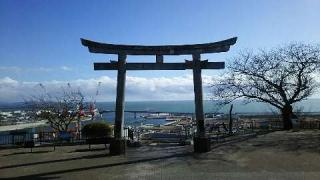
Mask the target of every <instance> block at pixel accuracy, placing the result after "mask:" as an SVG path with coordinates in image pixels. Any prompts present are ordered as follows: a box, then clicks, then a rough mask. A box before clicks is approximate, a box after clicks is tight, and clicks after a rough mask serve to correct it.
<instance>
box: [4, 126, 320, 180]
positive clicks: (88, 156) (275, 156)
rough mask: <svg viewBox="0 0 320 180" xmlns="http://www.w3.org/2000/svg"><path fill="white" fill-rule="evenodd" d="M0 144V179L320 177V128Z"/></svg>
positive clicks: (91, 179)
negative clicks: (170, 141)
mask: <svg viewBox="0 0 320 180" xmlns="http://www.w3.org/2000/svg"><path fill="white" fill-rule="evenodd" d="M93 148H94V149H93V150H91V151H89V150H88V146H86V145H77V146H63V147H57V149H56V151H53V148H52V147H39V148H35V149H34V152H33V153H29V151H30V149H23V148H20V149H5V150H0V178H1V179H11V178H14V179H89V180H94V179H184V180H187V179H290V180H291V179H320V130H303V131H277V132H273V133H269V134H265V135H259V136H257V137H255V138H251V139H249V140H246V141H242V142H233V143H225V144H217V145H214V147H213V149H212V151H211V152H208V153H204V154H194V153H192V146H143V147H140V148H128V149H127V153H126V155H122V156H109V155H108V153H109V152H108V150H105V149H104V146H103V145H101V146H100V145H96V146H93Z"/></svg>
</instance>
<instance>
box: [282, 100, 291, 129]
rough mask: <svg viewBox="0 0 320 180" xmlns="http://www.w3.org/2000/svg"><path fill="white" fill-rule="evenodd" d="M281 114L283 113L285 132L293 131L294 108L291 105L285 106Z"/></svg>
mask: <svg viewBox="0 0 320 180" xmlns="http://www.w3.org/2000/svg"><path fill="white" fill-rule="evenodd" d="M281 113H282V120H283V129H284V130H290V129H292V121H291V118H292V115H293V112H292V106H291V105H290V104H288V105H285V106H284V107H283V108H282V109H281Z"/></svg>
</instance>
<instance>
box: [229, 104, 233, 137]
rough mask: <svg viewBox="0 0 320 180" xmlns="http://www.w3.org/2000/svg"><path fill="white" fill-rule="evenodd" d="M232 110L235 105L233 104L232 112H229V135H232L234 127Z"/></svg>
mask: <svg viewBox="0 0 320 180" xmlns="http://www.w3.org/2000/svg"><path fill="white" fill-rule="evenodd" d="M232 109H233V104H231V106H230V110H229V135H231V134H232V126H233V119H232Z"/></svg>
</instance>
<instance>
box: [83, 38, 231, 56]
mask: <svg viewBox="0 0 320 180" xmlns="http://www.w3.org/2000/svg"><path fill="white" fill-rule="evenodd" d="M236 41H237V37H233V38H230V39H226V40H223V41H218V42H213V43H204V44H186V45H164V46H142V45H119V44H107V43H100V42H95V41H91V40H86V39H81V43H82V45H84V46H87V47H88V49H89V52H91V53H102V54H126V55H190V54H205V53H219V52H227V51H229V49H230V46H231V45H234V44H235V43H236Z"/></svg>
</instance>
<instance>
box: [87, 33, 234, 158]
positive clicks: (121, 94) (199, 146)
mask: <svg viewBox="0 0 320 180" xmlns="http://www.w3.org/2000/svg"><path fill="white" fill-rule="evenodd" d="M236 41H237V38H236V37H234V38H231V39H227V40H224V41H219V42H214V43H206V44H190V45H166V46H140V45H117V44H106V43H99V42H94V41H90V40H86V39H81V42H82V45H84V46H86V47H88V49H89V52H91V53H102V54H117V55H118V61H111V62H109V63H104V62H102V63H94V70H117V71H118V75H117V98H116V110H115V112H116V113H115V131H114V135H115V140H114V141H113V142H112V143H111V144H110V153H111V154H115V155H116V154H123V153H125V140H124V139H123V123H124V102H125V82H126V71H127V70H186V69H192V70H193V83H194V95H195V111H196V112H195V113H196V122H197V134H196V137H194V151H195V152H207V151H210V139H209V138H208V137H207V136H206V135H205V128H204V112H203V94H202V77H201V70H202V69H224V62H208V60H205V61H201V54H204V53H219V52H227V51H228V50H229V49H230V46H231V45H234V44H235V43H236ZM127 55H155V56H156V62H155V63H127V62H126V57H127ZM164 55H192V61H185V62H182V63H164V62H163V56H164Z"/></svg>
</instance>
